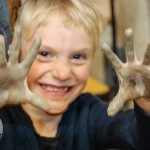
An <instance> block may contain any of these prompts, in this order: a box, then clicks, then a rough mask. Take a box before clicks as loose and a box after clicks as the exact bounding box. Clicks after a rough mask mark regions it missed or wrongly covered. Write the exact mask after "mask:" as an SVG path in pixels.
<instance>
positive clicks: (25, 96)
mask: <svg viewBox="0 0 150 150" xmlns="http://www.w3.org/2000/svg"><path fill="white" fill-rule="evenodd" d="M1 41H4V40H3V38H2V36H1ZM20 44H21V28H20V27H19V26H18V25H17V26H16V27H15V31H14V37H13V42H12V44H11V45H10V47H9V52H10V54H9V59H8V61H7V60H6V54H5V43H4V42H0V104H4V103H5V104H18V103H26V102H28V103H31V104H33V105H34V106H36V107H39V108H41V109H44V110H48V109H49V105H48V104H47V102H46V101H44V100H42V98H40V97H39V96H37V95H36V94H34V93H32V92H31V91H30V90H29V88H28V86H27V81H26V76H27V73H28V71H29V69H30V67H31V65H32V62H33V61H34V58H35V57H36V55H37V52H38V49H39V47H40V45H41V40H40V39H36V40H35V41H34V42H33V45H32V47H31V50H30V53H29V54H28V55H27V56H26V58H25V59H24V60H23V61H22V62H21V63H19V62H18V59H19V52H20Z"/></svg>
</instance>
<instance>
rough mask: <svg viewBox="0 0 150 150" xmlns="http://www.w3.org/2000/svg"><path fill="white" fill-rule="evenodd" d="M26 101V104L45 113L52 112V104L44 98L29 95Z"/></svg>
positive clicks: (32, 94)
mask: <svg viewBox="0 0 150 150" xmlns="http://www.w3.org/2000/svg"><path fill="white" fill-rule="evenodd" d="M25 99H26V102H28V103H30V104H32V105H33V106H35V107H37V108H40V109H42V110H45V111H48V110H50V104H49V103H48V102H47V101H46V100H44V99H43V98H42V97H40V96H38V95H36V94H34V93H31V94H30V95H29V94H28V95H27V96H26V98H25Z"/></svg>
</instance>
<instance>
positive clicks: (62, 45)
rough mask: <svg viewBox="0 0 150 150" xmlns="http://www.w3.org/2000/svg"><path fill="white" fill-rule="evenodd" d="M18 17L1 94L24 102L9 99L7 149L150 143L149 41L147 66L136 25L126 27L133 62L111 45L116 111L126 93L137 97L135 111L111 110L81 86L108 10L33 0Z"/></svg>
mask: <svg viewBox="0 0 150 150" xmlns="http://www.w3.org/2000/svg"><path fill="white" fill-rule="evenodd" d="M17 23H18V26H17V29H16V31H15V35H14V41H13V43H12V45H11V46H10V56H9V62H8V63H6V61H5V60H4V58H3V57H1V59H0V60H1V62H0V65H1V70H3V73H2V72H1V74H0V78H1V79H3V80H0V82H1V86H0V88H1V93H0V96H1V99H2V100H3V101H2V100H1V101H0V102H1V103H3V102H5V103H6V104H10V103H12V104H17V103H20V105H9V106H8V105H6V104H5V106H3V107H2V108H1V110H0V118H1V120H2V122H3V126H4V134H3V137H2V140H1V141H0V148H1V149H2V150H6V149H7V150H14V149H15V150H24V149H25V150H38V149H42V150H43V149H44V150H46V149H50V150H54V149H55V150H56V149H57V150H97V149H110V148H117V149H139V150H141V149H149V148H150V144H149V143H150V133H149V130H148V129H149V125H150V117H149V114H148V113H149V110H150V106H149V103H148V101H145V102H144V101H141V99H140V98H141V97H143V98H145V100H148V99H149V98H150V95H149V78H148V77H149V72H148V70H149V68H148V65H149V49H148V50H147V52H146V55H145V57H144V60H143V62H142V63H143V64H144V66H142V65H141V63H140V62H138V61H137V60H136V59H135V55H134V51H133V42H132V33H131V30H128V31H127V33H126V35H127V43H126V45H127V47H126V51H127V57H128V61H127V63H126V64H123V63H121V62H120V60H119V59H118V58H117V57H116V56H115V55H114V54H113V53H112V52H111V50H110V48H109V47H108V46H107V45H104V46H103V48H104V52H105V53H106V54H107V56H108V58H109V59H110V61H112V64H113V66H114V69H115V70H116V72H117V75H118V77H119V81H120V89H119V93H118V94H117V96H116V97H115V99H114V100H113V102H112V103H111V104H110V107H109V113H110V114H114V113H116V110H114V108H113V107H114V105H115V107H117V106H119V107H117V111H118V110H119V109H120V107H121V105H122V103H123V102H124V101H126V100H127V99H133V98H134V99H135V108H134V110H135V111H134V112H133V111H132V110H130V111H127V112H119V113H117V115H115V116H114V117H109V116H108V115H107V105H106V104H105V103H104V102H102V101H101V100H99V99H98V98H96V97H95V96H93V95H91V94H88V93H86V94H81V92H82V90H83V89H84V87H85V85H86V82H87V79H88V75H89V70H90V66H91V61H92V57H93V55H94V51H95V50H96V47H97V44H98V41H99V35H100V32H101V31H100V30H101V26H100V24H101V18H100V14H99V11H98V10H97V9H96V7H95V6H94V5H93V4H92V2H90V1H84V0H80V1H79V0H32V1H30V0H26V2H25V3H24V5H23V6H22V8H21V10H20V12H19V20H18V22H17ZM20 26H21V29H22V39H21V50H20V51H21V53H20V55H19V49H20V45H19V43H20ZM37 37H38V39H37ZM39 37H40V38H41V39H42V43H40V40H39ZM34 39H36V40H35V42H34V44H33V45H32V43H33V41H34ZM30 47H32V48H31V51H30ZM2 49H3V50H4V44H2V43H1V47H0V51H1V52H2ZM36 52H37V56H36V58H35V59H34V57H35V55H36ZM27 53H28V55H27ZM26 55H27V56H26ZM3 56H4V55H3ZM18 57H19V62H20V63H18V60H17V58H18ZM2 58H3V59H2ZM2 60H3V61H2ZM33 60H34V61H33ZM32 61H33V63H32ZM31 64H32V66H31ZM30 66H31V68H30ZM24 67H25V68H24ZM29 69H30V70H29ZM28 70H29V72H28ZM143 71H144V72H143ZM146 71H147V72H146ZM141 72H142V73H141ZM27 73H28V75H27V78H26V74H27ZM16 74H17V75H16ZM4 75H5V76H4ZM4 79H5V80H4ZM3 81H5V82H3ZM6 81H7V82H6ZM8 83H9V84H8ZM93 88H94V87H93ZM4 89H5V90H4ZM37 95H38V96H39V97H41V99H38V97H37ZM118 97H119V99H118ZM120 99H122V100H123V102H122V101H120ZM144 104H146V106H145V105H144ZM35 106H36V107H35ZM39 107H40V108H39ZM49 107H50V108H49ZM140 107H141V108H142V109H143V110H142V109H141V108H140Z"/></svg>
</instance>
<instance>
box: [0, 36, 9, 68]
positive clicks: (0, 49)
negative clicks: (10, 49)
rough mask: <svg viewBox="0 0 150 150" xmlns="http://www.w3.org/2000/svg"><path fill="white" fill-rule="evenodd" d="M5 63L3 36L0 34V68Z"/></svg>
mask: <svg viewBox="0 0 150 150" xmlns="http://www.w3.org/2000/svg"><path fill="white" fill-rule="evenodd" d="M6 64H7V61H6V51H5V40H4V37H3V36H2V35H0V68H2V67H5V66H6Z"/></svg>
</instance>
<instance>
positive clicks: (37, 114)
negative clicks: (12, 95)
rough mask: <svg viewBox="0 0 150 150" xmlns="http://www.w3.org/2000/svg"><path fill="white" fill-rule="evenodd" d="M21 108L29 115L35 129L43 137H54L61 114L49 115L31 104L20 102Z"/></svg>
mask: <svg viewBox="0 0 150 150" xmlns="http://www.w3.org/2000/svg"><path fill="white" fill-rule="evenodd" d="M22 108H23V110H24V111H25V112H26V113H27V114H28V116H29V117H30V119H31V121H32V124H33V127H34V129H35V131H36V132H37V133H38V134H39V135H40V136H44V137H55V136H56V134H57V128H58V125H59V122H60V120H61V117H62V115H57V116H54V115H50V114H49V113H47V112H45V111H43V110H41V109H39V108H36V107H34V106H32V105H31V104H22Z"/></svg>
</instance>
